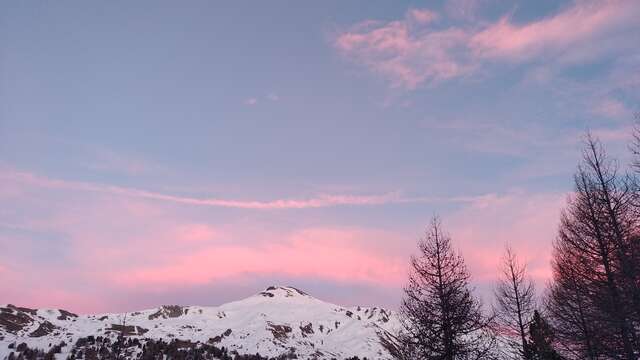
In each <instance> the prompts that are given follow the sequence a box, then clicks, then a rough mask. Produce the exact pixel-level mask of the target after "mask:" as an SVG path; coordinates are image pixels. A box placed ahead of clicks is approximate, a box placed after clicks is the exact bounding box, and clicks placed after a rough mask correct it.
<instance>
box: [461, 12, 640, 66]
mask: <svg viewBox="0 0 640 360" xmlns="http://www.w3.org/2000/svg"><path fill="white" fill-rule="evenodd" d="M634 3H635V4H634ZM637 5H638V3H637V2H634V1H628V0H620V1H618V0H612V1H578V2H576V3H575V4H574V5H573V6H571V7H569V8H567V9H565V10H564V11H561V12H560V13H558V14H556V15H554V16H551V17H547V18H544V19H542V20H539V21H534V22H531V23H528V24H523V25H517V24H514V23H512V22H511V21H510V20H509V18H506V17H505V18H502V19H500V20H499V21H498V22H497V23H494V24H492V25H490V26H488V27H487V28H485V29H483V30H481V31H480V32H478V33H476V34H474V35H473V36H472V37H471V39H470V47H471V49H472V50H473V51H474V52H476V53H477V54H478V55H480V56H482V57H499V58H511V59H519V60H523V59H526V58H530V57H532V56H536V55H541V54H543V53H544V52H547V53H548V52H549V51H551V50H554V51H562V50H563V49H567V48H568V47H571V46H574V45H576V44H577V43H581V42H584V41H592V40H594V38H595V37H597V36H600V35H602V34H603V33H605V32H607V31H609V30H612V29H614V28H616V27H621V26H624V25H625V24H628V23H629V22H630V21H635V19H637V15H638V14H639V13H640V7H638V6H637Z"/></svg>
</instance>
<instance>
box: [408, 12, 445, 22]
mask: <svg viewBox="0 0 640 360" xmlns="http://www.w3.org/2000/svg"><path fill="white" fill-rule="evenodd" d="M407 18H408V19H410V20H413V21H415V22H417V23H419V24H428V23H430V22H433V21H435V20H437V19H438V14H437V13H435V12H433V11H430V10H426V9H411V10H409V11H408V12H407Z"/></svg>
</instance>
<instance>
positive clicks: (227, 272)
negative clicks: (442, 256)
mask: <svg viewBox="0 0 640 360" xmlns="http://www.w3.org/2000/svg"><path fill="white" fill-rule="evenodd" d="M0 7H1V8H0V44H1V45H0V183H1V185H2V186H1V187H2V189H3V190H0V198H1V199H2V201H3V203H4V204H5V206H3V209H2V210H0V280H2V281H3V282H8V283H10V284H12V285H13V286H11V290H9V292H6V291H5V292H3V293H2V294H0V303H5V302H11V303H19V304H22V305H30V306H48V307H66V308H70V310H76V311H88V312H92V311H115V310H122V309H138V308H141V307H150V306H155V305H158V304H159V303H166V302H176V303H198V304H204V305H207V304H217V303H220V302H222V301H226V300H230V299H233V298H234V297H237V296H243V295H248V294H251V293H253V292H257V291H259V290H260V288H261V287H263V286H266V285H269V284H271V283H283V282H284V283H287V284H291V285H294V286H295V285H297V286H299V287H302V288H305V289H306V290H307V291H308V292H310V293H312V294H314V295H316V296H317V297H320V298H324V299H327V300H331V301H336V302H341V303H366V304H381V305H385V306H390V307H394V306H395V305H397V303H398V301H399V297H400V288H401V286H402V284H403V281H404V274H405V273H406V264H407V260H408V256H409V254H410V253H411V252H413V251H414V248H415V243H416V240H417V239H418V238H419V237H420V236H421V234H422V232H423V228H424V226H425V225H427V224H428V221H429V218H430V217H431V216H432V215H433V214H434V213H438V214H440V215H441V216H442V218H443V220H444V225H445V227H447V228H448V229H449V231H450V232H451V235H452V236H453V238H454V241H455V242H456V243H457V245H458V247H459V248H461V249H462V251H463V254H464V255H465V256H466V257H467V261H468V262H469V264H470V268H471V269H472V270H473V272H474V276H475V283H476V285H477V286H478V288H479V289H481V290H482V289H484V290H486V289H488V288H490V287H491V284H492V281H493V279H494V277H495V273H496V272H497V271H496V270H495V263H496V259H498V258H499V255H500V252H501V250H502V248H503V247H504V243H505V242H507V241H509V242H511V243H512V245H513V246H514V248H515V249H516V250H518V251H519V252H520V253H521V256H522V257H524V258H526V259H527V261H529V266H530V269H531V270H532V275H533V276H534V277H535V278H536V279H537V280H539V281H540V282H541V283H542V282H544V279H545V277H546V276H548V255H549V254H548V251H549V245H550V243H551V241H552V239H553V236H554V234H555V226H556V221H557V214H558V212H559V210H560V209H561V208H562V206H563V204H564V198H565V196H566V193H567V192H569V191H570V190H571V186H572V185H571V174H572V173H573V171H574V169H575V167H576V164H577V161H578V159H579V156H580V137H581V136H582V134H584V132H585V131H586V130H591V131H592V132H594V134H596V135H597V136H599V137H600V138H601V139H602V140H603V141H604V142H605V144H606V145H607V146H608V149H609V151H610V152H611V153H612V154H613V155H615V156H617V157H619V158H620V160H621V162H622V163H623V164H624V163H625V162H626V161H627V160H628V155H627V152H626V148H625V147H626V142H627V141H628V139H629V135H630V127H631V125H632V121H633V114H634V112H637V111H638V110H640V108H639V107H638V97H639V96H638V94H640V92H638V90H639V87H640V75H639V74H640V72H639V70H640V50H639V49H638V46H637V45H638V44H637V41H634V39H636V38H638V35H640V28H639V27H638V23H637V21H635V20H634V19H637V18H638V15H640V6H638V4H637V3H635V2H633V1H622V0H621V1H536V2H511V1H502V0H477V1H473V0H449V1H434V2H400V1H397V2H388V1H352V2H342V1H325V2H318V3H315V4H313V3H309V2H307V3H292V2H284V1H282V2H280V1H273V2H244V1H240V2H229V3H213V2H206V1H191V2H188V3H180V4H177V3H175V2H164V1H154V2H146V1H140V2H136V3H131V2H124V1H122V2H117V1H116V2H109V3H89V2H80V1H77V2H76V1H61V2H55V3H53V2H51V3H37V2H5V3H3V4H2V5H0ZM220 258H224V259H226V261H220ZM331 269H333V270H331ZM384 269H388V271H386V270H384ZM41 289H48V291H49V292H50V293H51V296H50V297H48V298H42V297H41V296H38V294H39V292H40V291H42V290H41ZM79 298H81V299H79ZM123 299H125V300H123ZM487 300H488V299H487Z"/></svg>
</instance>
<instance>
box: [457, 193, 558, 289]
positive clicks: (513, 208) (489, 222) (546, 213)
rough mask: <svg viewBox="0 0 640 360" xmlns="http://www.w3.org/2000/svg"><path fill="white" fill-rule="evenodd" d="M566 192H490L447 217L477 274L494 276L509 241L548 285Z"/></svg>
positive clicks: (483, 277)
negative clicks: (553, 246) (552, 248)
mask: <svg viewBox="0 0 640 360" xmlns="http://www.w3.org/2000/svg"><path fill="white" fill-rule="evenodd" d="M565 200H566V194H532V193H526V192H521V191H513V192H509V193H507V194H502V195H497V194H489V195H487V196H485V197H483V198H478V200H477V201H476V202H474V203H472V204H471V205H470V206H467V207H465V208H463V209H462V210H460V211H458V212H456V213H454V214H452V215H451V216H450V217H448V219H445V225H447V227H448V228H450V229H451V234H452V237H453V239H454V241H455V242H456V244H458V248H460V249H461V250H462V252H463V255H464V257H465V259H466V260H467V262H468V263H469V266H470V268H471V270H472V273H473V274H474V278H477V279H481V280H493V279H495V278H496V275H497V274H498V268H497V267H498V264H499V261H500V257H501V256H502V254H503V251H504V248H505V245H506V244H510V245H511V247H512V248H513V249H514V250H515V251H516V252H517V253H518V255H519V256H520V258H522V259H523V260H525V261H526V262H528V263H529V273H530V275H531V276H532V277H533V278H534V279H536V280H537V282H538V283H540V284H542V283H544V281H546V280H547V279H548V276H549V274H550V272H549V261H550V257H551V245H552V241H553V239H555V236H556V231H557V225H558V220H559V215H560V210H561V209H562V208H563V207H564V204H565Z"/></svg>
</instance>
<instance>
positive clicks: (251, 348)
mask: <svg viewBox="0 0 640 360" xmlns="http://www.w3.org/2000/svg"><path fill="white" fill-rule="evenodd" d="M399 326H400V322H399V319H398V316H397V314H396V313H395V312H393V311H390V310H387V309H384V308H380V307H362V306H352V307H344V306H340V305H335V304H331V303H328V302H324V301H322V300H319V299H316V298H315V297H313V296H311V295H309V294H308V293H306V292H304V291H302V290H299V289H297V288H295V287H292V286H270V287H268V288H266V289H265V290H263V291H260V292H258V293H256V294H255V295H252V296H249V297H247V298H245V299H241V300H237V301H232V302H229V303H225V304H222V305H219V306H180V305H163V306H160V307H157V308H152V309H146V310H141V311H133V312H126V313H104V314H91V315H77V314H74V313H71V312H69V311H66V310H60V309H29V308H22V307H18V306H14V305H5V306H0V358H5V357H7V356H8V354H9V353H10V352H11V351H12V350H11V349H10V346H11V344H13V347H14V348H15V346H16V345H17V344H20V343H22V342H24V343H26V344H27V346H29V347H30V348H39V349H43V350H44V351H47V350H48V349H49V348H51V347H52V346H53V345H55V344H58V343H60V342H61V341H64V342H65V343H66V344H68V345H67V346H66V347H63V348H62V349H61V356H62V354H65V351H66V352H67V353H68V352H69V351H70V349H71V347H72V344H75V343H76V342H77V341H78V339H80V338H82V337H86V336H103V337H109V338H113V339H115V338H117V337H118V336H119V335H124V336H127V337H130V338H141V339H143V338H150V339H156V340H159V339H162V340H172V339H180V340H189V341H194V342H200V343H203V344H205V343H206V344H215V345H216V346H224V347H225V348H227V349H229V350H231V351H233V352H235V353H238V354H256V353H259V354H261V355H263V356H269V357H277V356H281V355H284V354H292V353H295V354H296V356H298V358H305V359H306V358H309V359H332V358H338V359H340V358H347V357H351V356H359V357H361V358H362V357H367V358H369V359H391V355H390V353H389V349H388V347H389V344H390V343H392V342H393V340H392V339H393V336H394V334H395V333H397V331H398V329H399Z"/></svg>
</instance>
